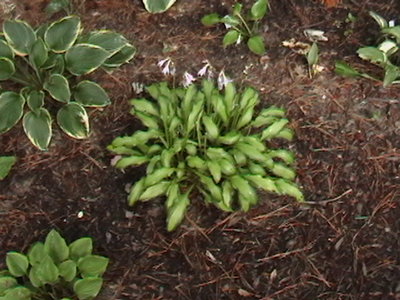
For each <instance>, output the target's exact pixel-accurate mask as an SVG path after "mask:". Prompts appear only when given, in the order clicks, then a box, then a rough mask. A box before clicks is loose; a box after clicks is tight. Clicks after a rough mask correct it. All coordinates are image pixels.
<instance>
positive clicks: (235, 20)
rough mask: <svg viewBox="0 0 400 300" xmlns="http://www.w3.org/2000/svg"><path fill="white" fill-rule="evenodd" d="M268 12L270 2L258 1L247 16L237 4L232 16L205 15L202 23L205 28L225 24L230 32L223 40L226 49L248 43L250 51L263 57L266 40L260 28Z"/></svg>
mask: <svg viewBox="0 0 400 300" xmlns="http://www.w3.org/2000/svg"><path fill="white" fill-rule="evenodd" d="M268 10H269V2H268V0H257V1H256V2H255V3H254V4H253V6H252V7H251V9H250V11H249V12H248V13H247V14H245V13H244V12H243V5H242V4H241V3H236V4H235V5H234V6H233V8H232V12H231V14H229V15H226V16H224V17H221V16H220V15H219V14H217V13H212V14H209V15H205V16H204V17H203V18H202V19H201V22H202V23H203V25H205V26H212V25H215V24H218V23H223V24H225V27H226V28H227V29H229V31H228V32H227V33H226V34H225V36H224V38H223V40H222V44H223V46H224V47H227V46H229V45H232V44H235V43H236V44H239V43H240V42H242V41H247V47H248V48H249V49H250V51H252V52H253V53H255V54H258V55H263V54H264V53H265V46H264V38H263V37H262V35H260V34H259V33H258V31H259V30H258V29H259V28H258V27H259V24H260V21H261V19H262V18H263V17H264V16H265V14H266V13H267V11H268Z"/></svg>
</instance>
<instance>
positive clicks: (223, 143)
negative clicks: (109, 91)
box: [108, 80, 303, 231]
mask: <svg viewBox="0 0 400 300" xmlns="http://www.w3.org/2000/svg"><path fill="white" fill-rule="evenodd" d="M147 92H148V93H149V94H150V96H151V97H152V98H153V100H148V99H133V100H131V104H132V105H133V110H132V111H131V113H132V114H133V115H134V116H136V117H137V118H139V119H140V120H141V122H142V123H143V124H144V125H145V126H146V127H147V130H140V131H136V132H135V133H134V134H133V135H131V136H124V137H118V138H116V139H115V140H114V141H113V142H112V144H111V145H110V146H109V147H108V149H109V150H111V151H112V152H114V153H116V154H118V155H120V156H121V157H120V158H119V160H118V161H117V162H116V167H117V168H121V169H124V168H127V167H130V166H139V165H142V164H147V168H146V176H145V177H143V178H141V179H140V180H139V181H137V182H136V183H135V184H134V185H133V186H132V189H131V191H130V194H129V199H128V202H129V205H134V204H135V203H137V202H138V201H147V200H149V199H152V198H155V197H158V196H161V195H165V196H166V197H167V200H166V202H165V205H166V209H167V212H168V217H167V223H168V225H167V229H168V230H169V231H172V230H174V229H175V228H176V227H177V226H178V225H179V224H180V223H181V221H182V220H183V218H184V215H185V212H186V209H187V207H188V205H189V203H190V199H191V196H195V195H197V194H198V193H200V194H201V195H202V196H203V198H204V200H205V201H206V202H207V203H212V204H214V205H215V206H217V207H218V208H220V209H222V210H224V211H228V212H231V211H234V210H236V209H241V210H243V211H248V210H249V209H250V207H251V206H253V205H255V204H256V203H257V202H258V197H257V193H256V188H260V189H263V190H265V191H267V192H273V193H277V194H281V195H290V196H293V197H295V198H296V199H297V200H299V201H302V200H303V195H302V193H301V191H300V190H299V188H298V187H297V185H296V184H295V182H294V179H295V171H294V170H293V168H292V166H293V163H294V160H295V158H294V154H293V153H292V152H290V151H288V150H286V149H271V148H270V147H268V146H267V145H266V142H268V141H270V140H271V139H273V138H282V139H287V140H291V139H292V138H293V131H292V130H291V129H290V128H289V127H287V124H288V122H289V120H288V119H286V118H285V117H284V114H285V111H284V110H283V109H281V108H277V107H274V106H272V107H269V108H265V109H263V110H262V111H261V112H260V113H259V114H257V113H256V105H257V104H258V103H259V101H260V100H259V95H258V93H257V91H256V90H254V89H253V88H246V89H245V90H244V91H243V92H242V93H240V92H238V91H237V90H236V88H235V86H234V84H233V83H227V84H226V86H225V90H224V92H223V93H221V92H220V91H219V90H218V89H217V88H216V87H215V86H214V83H213V82H212V81H209V80H204V81H203V82H202V85H201V87H200V88H198V87H196V85H193V84H192V85H190V86H189V87H187V88H173V89H171V88H169V87H168V85H167V84H166V83H157V84H153V85H151V86H149V87H147ZM254 117H255V118H254Z"/></svg>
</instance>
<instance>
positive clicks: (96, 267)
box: [78, 255, 109, 277]
mask: <svg viewBox="0 0 400 300" xmlns="http://www.w3.org/2000/svg"><path fill="white" fill-rule="evenodd" d="M108 261H109V259H108V258H106V257H103V256H99V255H88V256H85V257H82V258H81V259H79V261H78V269H79V271H80V273H81V274H82V276H83V277H88V276H101V275H103V273H104V272H105V271H106V268H107V265H108Z"/></svg>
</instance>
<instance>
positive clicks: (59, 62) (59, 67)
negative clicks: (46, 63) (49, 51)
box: [50, 55, 65, 74]
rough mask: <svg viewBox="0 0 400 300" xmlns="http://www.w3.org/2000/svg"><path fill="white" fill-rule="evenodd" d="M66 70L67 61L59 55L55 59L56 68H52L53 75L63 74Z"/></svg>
mask: <svg viewBox="0 0 400 300" xmlns="http://www.w3.org/2000/svg"><path fill="white" fill-rule="evenodd" d="M64 70H65V61H64V58H63V55H57V56H56V57H55V59H54V66H52V67H51V69H50V73H51V74H63V73H64Z"/></svg>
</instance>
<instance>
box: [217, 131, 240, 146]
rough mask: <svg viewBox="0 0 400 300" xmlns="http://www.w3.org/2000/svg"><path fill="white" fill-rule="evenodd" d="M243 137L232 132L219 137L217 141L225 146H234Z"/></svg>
mask: <svg viewBox="0 0 400 300" xmlns="http://www.w3.org/2000/svg"><path fill="white" fill-rule="evenodd" d="M241 137H242V135H241V134H240V133H239V132H237V131H230V132H228V133H227V134H225V135H223V136H219V137H218V139H217V141H218V142H219V143H222V144H225V145H233V144H235V143H237V142H238V141H239V139H240V138H241Z"/></svg>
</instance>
